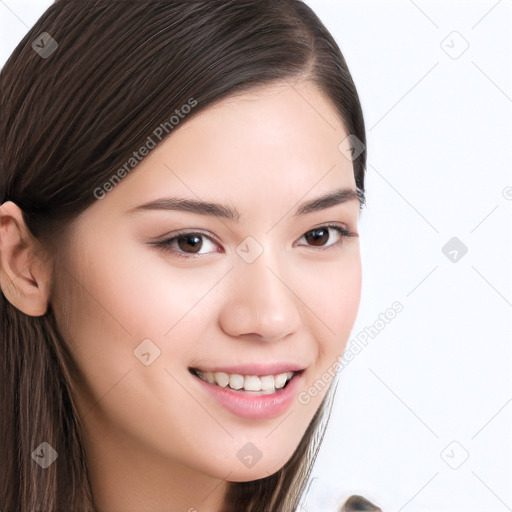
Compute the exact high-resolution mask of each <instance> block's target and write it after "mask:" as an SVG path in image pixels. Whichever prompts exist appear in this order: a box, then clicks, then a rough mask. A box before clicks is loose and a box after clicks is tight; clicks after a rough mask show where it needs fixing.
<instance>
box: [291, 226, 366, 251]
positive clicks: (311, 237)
mask: <svg viewBox="0 0 512 512" xmlns="http://www.w3.org/2000/svg"><path fill="white" fill-rule="evenodd" d="M329 230H334V231H335V232H336V233H337V234H338V236H339V238H340V240H339V242H334V243H330V244H327V241H328V240H329V239H330V236H329ZM352 236H357V235H354V234H353V233H352V232H351V231H348V230H347V229H345V228H342V227H341V226H320V227H318V228H315V229H311V230H310V231H308V232H307V233H305V234H304V235H302V237H301V238H304V239H306V242H307V245H309V246H310V247H317V248H319V249H327V248H329V247H332V246H333V245H337V244H338V243H341V242H343V239H344V238H349V237H352Z"/></svg>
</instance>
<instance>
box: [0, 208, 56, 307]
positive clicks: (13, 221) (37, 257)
mask: <svg viewBox="0 0 512 512" xmlns="http://www.w3.org/2000/svg"><path fill="white" fill-rule="evenodd" d="M42 255H43V251H42V250H41V247H40V244H39V243H38V241H37V240H36V239H34V237H33V236H32V235H31V233H30V232H29V230H28V228H27V226H26V224H25V221H24V219H23V215H22V212H21V210H20V208H19V207H18V206H17V205H16V204H15V203H13V202H12V201H6V202H5V203H3V204H2V205H0V288H1V290H2V292H3V294H4V295H5V297H6V298H7V300H8V301H9V302H10V303H11V304H12V305H13V306H14V307H15V308H17V309H19V310H20V311H22V312H23V313H25V314H26V315H29V316H42V315H44V314H45V313H46V311H47V309H48V302H49V280H50V266H49V261H48V259H47V258H44V257H43V256H42Z"/></svg>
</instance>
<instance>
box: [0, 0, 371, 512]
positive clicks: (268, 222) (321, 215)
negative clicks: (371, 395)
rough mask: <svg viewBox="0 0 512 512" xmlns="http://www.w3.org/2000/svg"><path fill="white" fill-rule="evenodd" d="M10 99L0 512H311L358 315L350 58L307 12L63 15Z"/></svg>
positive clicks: (197, 4)
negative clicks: (338, 375)
mask: <svg viewBox="0 0 512 512" xmlns="http://www.w3.org/2000/svg"><path fill="white" fill-rule="evenodd" d="M0 85H1V93H2V99H1V112H2V116H1V131H0V133H1V143H2V157H1V169H0V205H1V207H0V220H1V222H0V286H1V290H2V293H1V294H0V317H1V320H0V321H1V324H0V328H1V334H0V340H1V343H2V350H1V351H0V352H1V356H0V358H1V359H0V361H1V363H0V386H1V389H2V400H1V411H0V412H1V415H0V447H1V448H0V450H1V452H0V460H1V461H2V466H1V475H0V496H1V501H0V509H1V510H2V511H3V512H14V511H16V512H18V511H24V512H25V511H45V512H55V511H73V512H75V511H76V512H78V511H80V512H93V511H101V512H110V511H112V512H113V511H116V512H117V511H123V512H132V511H134V512H135V511H137V512H141V511H167V512H175V511H176V512H178V511H185V512H186V511H189V512H193V511H199V512H221V511H222V512H229V511H236V512H240V511H253V512H265V511H272V512H291V511H294V510H297V509H298V506H299V502H300V499H301V497H302V495H303V493H304V489H305V486H306V483H307V480H308V476H309V474H310V471H311V469H312V465H313V462H314V460H315V456H316V453H317V450H318V448H319V444H320V441H321V438H322V436H323V432H324V429H325V424H326V422H325V421H324V422H322V420H323V419H326V418H328V414H327V412H328V409H329V405H330V403H332V397H333V392H334V390H335V386H334V385H333V380H334V376H335V372H336V368H337V361H338V359H339V358H340V357H341V355H342V353H343V350H344V347H345V344H346V342H347V340H348V337H349V335H350V332H351V329H352V326H353V323H354V321H355V318H356V314H357V310H358V307H359V301H360V289H361V260H360V253H359V241H358V234H357V224H358V219H359V213H360V208H361V205H362V204H363V203H364V173H365V158H366V154H365V151H364V149H365V130H364V122H363V116H362V111H361V107H360V103H359V99H358V96H357V92H356V89H355V86H354V83H353V81H352V78H351V76H350V73H349V71H348V68H347V66H346V63H345V60H344V58H343V56H342V54H341V52H340V50H339V48H338V46H337V44H336V42H335V41H334V40H333V38H332V37H331V35H330V34H329V32H328V31H327V30H326V28H325V27H324V26H323V24H322V23H321V22H320V20H319V19H318V18H317V17H316V15H315V14H314V13H313V12H312V11H311V9H310V8H309V7H307V6H306V5H305V4H304V3H303V2H302V1H299V0H285V1H276V0H236V1H235V0H219V1H212V0H208V1H129V0H124V1H113V0H76V1H74V0H58V1H56V2H55V3H54V4H53V5H52V6H51V7H50V8H49V9H48V10H47V11H46V12H45V13H44V14H43V16H42V17H41V18H40V19H39V21H38V22H37V23H36V25H35V26H34V27H33V28H32V29H31V30H30V31H29V33H28V34H27V35H26V37H25V38H24V39H23V40H22V41H21V43H20V44H19V45H18V47H17V48H16V49H15V51H14V52H13V54H12V55H11V57H10V58H9V60H8V62H7V63H6V65H5V66H4V68H3V69H2V72H1V82H0ZM363 501H364V500H363ZM363 501H361V500H359V501H358V500H352V503H355V505H353V506H352V505H350V504H348V503H347V504H346V506H345V508H344V510H357V508H355V507H358V506H360V505H361V503H363ZM357 503H359V505H357ZM364 506H370V504H369V503H368V502H366V504H365V505H364Z"/></svg>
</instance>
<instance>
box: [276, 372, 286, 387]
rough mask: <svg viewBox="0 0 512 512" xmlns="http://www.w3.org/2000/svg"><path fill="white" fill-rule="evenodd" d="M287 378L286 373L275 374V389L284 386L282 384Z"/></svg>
mask: <svg viewBox="0 0 512 512" xmlns="http://www.w3.org/2000/svg"><path fill="white" fill-rule="evenodd" d="M287 379H288V374H287V373H280V374H279V375H276V376H275V377H274V384H275V386H276V389H281V388H284V385H285V384H286V380H287Z"/></svg>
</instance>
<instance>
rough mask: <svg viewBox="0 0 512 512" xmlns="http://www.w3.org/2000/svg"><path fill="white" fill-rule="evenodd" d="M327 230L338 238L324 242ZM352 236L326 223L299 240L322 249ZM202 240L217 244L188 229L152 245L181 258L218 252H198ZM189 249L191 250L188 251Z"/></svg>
mask: <svg viewBox="0 0 512 512" xmlns="http://www.w3.org/2000/svg"><path fill="white" fill-rule="evenodd" d="M329 230H334V231H335V232H337V233H338V235H339V237H340V240H339V241H337V242H334V243H331V244H328V245H327V244H326V243H325V242H326V241H327V240H329V239H330V238H331V236H330V234H329ZM353 236H357V235H356V234H355V233H352V232H351V231H349V230H347V229H345V228H343V227H341V226H337V225H326V226H320V227H318V228H314V229H311V230H309V231H307V232H306V233H304V235H302V236H301V237H300V238H299V240H302V239H303V238H304V239H305V240H306V241H307V243H308V244H312V245H310V247H314V248H317V249H321V250H322V249H326V248H329V247H332V246H333V245H336V244H338V243H340V242H342V241H343V239H344V238H349V237H353ZM203 240H207V241H208V243H209V244H212V245H215V244H217V242H215V241H214V240H213V239H212V238H210V237H209V236H207V235H206V234H204V233H198V232H193V231H188V232H182V233H178V234H177V235H175V236H173V237H172V238H167V239H165V240H161V241H158V242H154V243H153V244H152V245H156V246H157V247H161V248H162V249H164V250H165V251H168V252H171V253H173V254H175V255H177V256H179V257H182V258H191V257H194V256H196V255H200V254H208V253H209V252H219V251H217V250H213V251H206V252H199V251H200V250H201V249H203V248H204V242H203ZM207 245H208V244H207ZM301 245H302V244H301ZM176 247H177V248H176ZM189 250H190V251H191V252H188V251H189Z"/></svg>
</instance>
